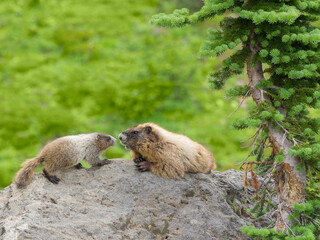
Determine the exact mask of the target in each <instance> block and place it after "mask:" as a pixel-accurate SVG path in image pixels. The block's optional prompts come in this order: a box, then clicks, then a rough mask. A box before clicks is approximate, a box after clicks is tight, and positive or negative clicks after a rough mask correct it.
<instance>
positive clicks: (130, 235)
mask: <svg viewBox="0 0 320 240" xmlns="http://www.w3.org/2000/svg"><path fill="white" fill-rule="evenodd" d="M57 175H58V177H60V178H61V182H60V183H59V184H58V185H54V184H52V183H50V182H49V181H48V180H47V179H45V178H44V177H43V176H42V174H41V173H37V174H35V177H34V178H33V181H32V183H31V184H30V185H29V186H27V187H26V188H25V189H18V188H17V187H16V186H15V184H12V185H10V186H9V187H7V188H5V189H4V190H3V191H1V192H0V217H1V218H0V239H3V240H15V239H23V240H26V239H32V240H43V239H45V240H51V239H52V240H56V239H70V240H78V239H85V240H87V239H103V240H104V239H183V240H188V239H190V240H191V239H196V240H202V239H219V240H220V239H245V236H243V235H242V234H241V232H240V230H239V229H240V227H241V226H243V225H249V224H252V223H253V220H252V219H250V218H249V216H248V215H246V214H245V213H244V211H243V209H244V208H246V207H248V205H250V201H249V199H250V196H251V194H252V189H251V190H250V188H249V189H246V190H245V189H244V188H243V186H242V176H241V172H239V171H235V170H228V171H226V172H218V171H212V172H211V173H210V174H207V175H206V174H187V175H186V176H185V178H184V179H181V180H170V179H163V178H160V177H157V176H155V175H153V174H152V173H149V172H147V173H140V172H138V171H136V170H135V167H134V164H133V162H132V161H129V160H121V159H114V160H113V162H112V163H111V164H110V165H106V166H103V167H101V168H91V169H80V170H77V169H75V168H71V169H68V170H65V171H61V172H60V173H59V174H57ZM246 197H247V198H246ZM254 224H255V225H258V226H259V224H260V223H259V222H255V223H254Z"/></svg>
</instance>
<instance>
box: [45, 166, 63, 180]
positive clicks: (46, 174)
mask: <svg viewBox="0 0 320 240" xmlns="http://www.w3.org/2000/svg"><path fill="white" fill-rule="evenodd" d="M42 172H43V175H44V176H45V177H46V178H47V179H48V180H49V181H50V182H52V183H53V184H58V183H59V182H60V178H58V177H57V176H55V175H50V174H49V173H48V171H47V170H46V169H45V168H44V169H43V170H42Z"/></svg>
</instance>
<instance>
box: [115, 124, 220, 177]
mask: <svg viewBox="0 0 320 240" xmlns="http://www.w3.org/2000/svg"><path fill="white" fill-rule="evenodd" d="M119 137H120V140H121V142H122V144H124V145H125V146H126V148H127V149H130V150H131V157H132V159H133V160H135V159H138V158H144V159H146V160H148V161H149V162H150V164H149V163H143V162H141V163H137V165H138V167H142V168H143V169H144V170H150V171H151V172H152V173H154V174H156V175H158V176H161V177H165V178H173V179H178V178H181V177H183V176H184V174H185V173H186V172H189V173H209V172H210V171H211V169H215V168H216V164H215V160H214V158H213V156H212V154H211V153H210V152H209V151H208V150H207V149H206V148H205V147H203V146H202V145H201V144H199V143H197V142H194V141H192V140H191V139H190V138H188V137H186V136H184V135H181V134H176V133H172V132H169V131H167V130H165V129H163V128H161V127H160V126H158V125H156V124H154V123H144V124H140V125H138V126H134V127H132V128H129V129H127V130H126V131H124V132H123V133H122V134H120V136H119Z"/></svg>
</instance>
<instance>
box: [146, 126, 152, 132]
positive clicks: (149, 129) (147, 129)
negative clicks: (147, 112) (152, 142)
mask: <svg viewBox="0 0 320 240" xmlns="http://www.w3.org/2000/svg"><path fill="white" fill-rule="evenodd" d="M145 129H146V133H147V134H150V133H151V132H152V127H150V126H148V127H146V128H145Z"/></svg>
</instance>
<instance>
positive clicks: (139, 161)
mask: <svg viewBox="0 0 320 240" xmlns="http://www.w3.org/2000/svg"><path fill="white" fill-rule="evenodd" d="M145 161H147V159H145V158H143V157H138V158H136V159H133V162H134V163H135V164H138V163H141V162H145Z"/></svg>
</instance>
